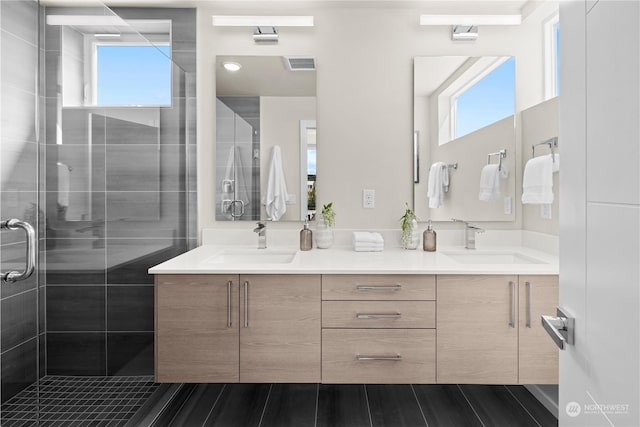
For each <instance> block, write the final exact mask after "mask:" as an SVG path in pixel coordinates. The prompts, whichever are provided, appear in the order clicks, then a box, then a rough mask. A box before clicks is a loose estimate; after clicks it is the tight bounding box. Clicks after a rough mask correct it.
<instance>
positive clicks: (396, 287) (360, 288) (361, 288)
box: [356, 285, 402, 292]
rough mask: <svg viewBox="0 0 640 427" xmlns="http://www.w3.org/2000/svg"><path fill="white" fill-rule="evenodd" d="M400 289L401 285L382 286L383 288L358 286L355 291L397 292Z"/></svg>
mask: <svg viewBox="0 0 640 427" xmlns="http://www.w3.org/2000/svg"><path fill="white" fill-rule="evenodd" d="M400 289H402V285H388V286H387V285H383V286H364V285H358V286H356V290H358V291H365V292H366V291H385V292H386V291H399V290H400Z"/></svg>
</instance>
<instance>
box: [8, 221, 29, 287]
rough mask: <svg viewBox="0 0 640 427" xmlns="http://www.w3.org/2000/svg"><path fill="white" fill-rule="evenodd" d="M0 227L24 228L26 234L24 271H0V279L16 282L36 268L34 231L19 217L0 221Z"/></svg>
mask: <svg viewBox="0 0 640 427" xmlns="http://www.w3.org/2000/svg"><path fill="white" fill-rule="evenodd" d="M0 229H2V230H11V231H15V230H19V229H22V230H24V232H25V234H26V236H27V253H26V256H27V259H26V263H25V267H24V271H22V272H20V271H9V272H7V273H0V274H1V277H2V281H4V282H9V283H11V282H17V281H19V280H25V279H27V278H28V277H29V276H31V274H33V271H34V270H35V268H36V232H35V230H34V229H33V227H32V226H31V224H29V223H28V222H26V221H21V220H19V219H15V218H12V219H8V220H6V221H1V222H0Z"/></svg>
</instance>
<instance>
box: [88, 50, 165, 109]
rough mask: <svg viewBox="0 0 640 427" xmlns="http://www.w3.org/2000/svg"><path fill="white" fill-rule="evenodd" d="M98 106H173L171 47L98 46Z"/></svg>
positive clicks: (96, 103) (96, 80) (96, 66)
mask: <svg viewBox="0 0 640 427" xmlns="http://www.w3.org/2000/svg"><path fill="white" fill-rule="evenodd" d="M94 46H95V68H94V70H95V71H94V72H95V74H94V82H93V83H94V85H93V89H94V92H93V93H94V102H93V104H95V105H170V104H171V68H172V67H171V47H170V46H169V45H168V44H162V45H156V46H153V45H139V44H138V45H136V44H103V43H96V44H95V45H94Z"/></svg>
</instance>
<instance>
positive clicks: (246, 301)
mask: <svg viewBox="0 0 640 427" xmlns="http://www.w3.org/2000/svg"><path fill="white" fill-rule="evenodd" d="M244 327H245V328H248V327H249V281H248V280H246V281H245V282H244Z"/></svg>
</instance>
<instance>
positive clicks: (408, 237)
mask: <svg viewBox="0 0 640 427" xmlns="http://www.w3.org/2000/svg"><path fill="white" fill-rule="evenodd" d="M418 245H420V231H419V230H418V221H416V220H415V219H413V220H411V222H410V223H409V225H408V227H407V228H406V229H405V231H403V232H402V247H403V248H405V249H417V248H418Z"/></svg>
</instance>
